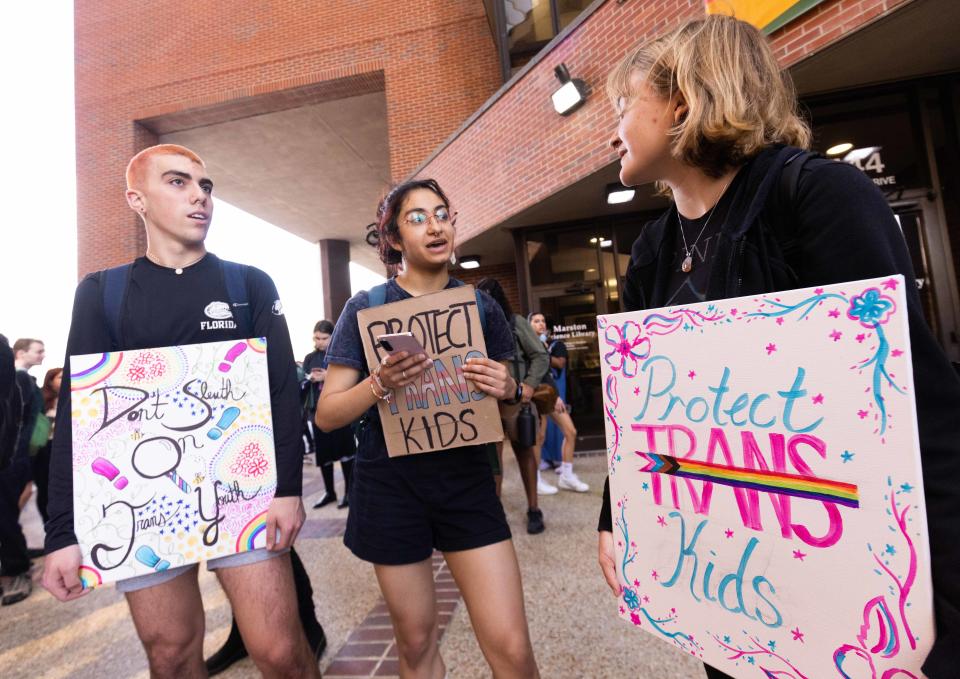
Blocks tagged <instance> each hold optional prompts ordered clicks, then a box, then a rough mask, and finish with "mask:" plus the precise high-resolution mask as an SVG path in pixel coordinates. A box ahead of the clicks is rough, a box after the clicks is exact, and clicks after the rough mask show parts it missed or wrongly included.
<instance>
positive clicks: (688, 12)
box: [418, 0, 910, 242]
mask: <svg viewBox="0 0 960 679" xmlns="http://www.w3.org/2000/svg"><path fill="white" fill-rule="evenodd" d="M909 1H910V0H828V1H827V2H824V3H822V4H821V5H819V6H818V7H817V8H816V9H814V10H811V11H810V12H808V13H807V14H804V15H802V16H801V17H800V18H799V19H797V20H796V21H795V22H793V23H791V24H788V25H787V26H786V27H784V28H783V29H781V30H780V31H778V32H777V33H776V34H775V35H773V36H772V42H773V46H774V49H775V51H776V54H777V55H778V57H779V59H780V61H781V63H782V64H783V66H784V67H787V66H790V65H791V64H793V63H795V62H796V61H798V60H799V59H801V58H802V57H805V56H807V55H809V54H810V53H812V52H814V51H816V50H819V49H821V48H823V47H824V46H825V45H827V44H829V43H830V42H831V41H835V40H837V39H838V38H839V37H840V36H842V35H847V34H849V33H850V32H852V31H854V30H856V29H857V28H860V27H862V26H864V25H866V24H867V23H869V22H870V21H873V20H874V19H876V18H877V17H878V16H880V15H881V14H883V13H885V12H889V11H891V10H892V9H893V8H895V7H896V6H898V5H902V4H904V3H906V2H909ZM703 13H704V3H703V0H648V1H641V0H627V1H626V2H624V3H623V4H619V3H618V2H616V0H608V2H606V3H605V4H604V5H602V6H601V7H600V8H599V9H597V10H596V11H594V13H593V14H591V15H590V16H589V17H588V18H587V19H586V21H584V22H583V23H582V24H581V25H580V26H578V27H577V28H576V29H575V30H574V31H573V32H572V33H570V34H569V35H567V36H566V37H565V38H564V39H563V40H562V41H561V42H560V43H559V44H557V45H555V46H554V47H553V48H552V50H551V52H550V53H549V54H548V55H546V57H545V58H544V59H543V60H542V61H540V62H539V63H538V64H536V66H534V67H533V68H532V69H531V70H530V71H528V72H527V73H525V74H524V75H523V77H522V78H520V79H519V80H518V81H516V82H514V83H513V84H512V86H511V87H510V89H509V90H508V91H507V92H505V93H504V94H502V95H501V96H500V98H499V99H497V101H496V102H494V103H493V104H492V105H491V106H490V107H489V108H488V109H487V110H486V111H485V112H484V113H483V114H482V115H481V116H479V118H478V119H477V120H476V121H475V122H474V123H473V124H471V125H470V126H469V127H468V128H466V129H465V130H464V131H463V132H462V133H461V134H460V135H459V136H458V137H457V138H456V139H455V140H453V141H452V142H451V143H450V144H448V145H447V146H446V147H445V148H444V149H443V150H442V151H441V152H440V153H438V154H437V155H436V157H434V158H433V159H431V160H430V162H429V163H428V164H427V165H426V166H425V167H423V168H421V169H420V171H419V172H418V174H419V175H420V176H430V177H434V178H436V179H437V180H438V181H439V182H440V184H441V185H442V186H443V187H444V189H445V190H446V191H447V192H448V193H449V194H450V195H455V196H457V200H458V204H457V210H458V212H459V214H460V223H461V224H465V225H469V226H465V227H464V228H463V229H461V232H460V233H459V234H458V237H459V238H460V239H461V242H465V241H467V240H469V239H470V238H471V237H473V236H476V235H477V234H479V233H482V232H483V231H485V230H487V229H489V228H491V227H493V226H495V225H497V224H499V223H501V222H503V221H504V220H506V219H507V218H509V217H511V216H513V215H515V214H517V213H519V212H522V211H523V210H524V209H526V208H528V207H530V206H531V205H534V204H536V203H538V202H540V201H541V200H543V199H544V198H546V197H548V196H550V195H552V194H554V193H556V192H557V191H559V190H560V189H562V188H564V187H566V186H569V185H570V184H573V183H575V182H577V181H579V180H580V179H582V178H584V177H586V176H589V175H590V174H593V173H594V172H596V171H597V170H599V169H601V168H603V167H605V166H607V165H609V164H610V163H612V162H614V161H615V160H616V154H615V153H614V152H613V151H612V150H611V149H610V147H609V144H608V141H609V138H610V135H611V134H612V133H613V131H614V129H615V126H616V120H615V116H614V112H613V109H612V107H611V106H610V104H609V102H608V101H607V98H606V95H605V92H604V84H605V82H606V76H607V74H608V73H609V71H610V70H611V68H612V67H613V66H614V65H615V64H616V62H617V61H618V60H619V59H620V58H621V57H622V56H623V55H624V54H625V53H626V52H627V50H628V49H629V48H630V47H632V46H633V45H635V44H637V43H638V42H640V41H641V40H643V39H644V37H650V36H654V35H656V34H658V33H660V32H663V31H664V30H665V29H667V28H669V27H672V26H673V25H675V24H676V23H678V22H680V21H681V20H683V19H686V18H689V17H696V16H702V15H703ZM561 62H562V63H565V64H566V65H567V67H568V68H569V70H570V74H571V75H572V76H573V77H575V78H582V79H583V80H585V81H586V82H587V83H588V86H589V88H590V94H589V98H588V100H587V102H586V103H585V104H584V105H583V106H582V107H581V108H580V109H579V110H577V111H576V112H574V113H573V114H571V115H570V116H567V117H562V116H559V115H557V114H556V112H555V111H554V110H553V107H552V105H551V102H550V94H551V93H552V92H553V91H554V90H556V89H557V87H559V83H558V82H557V80H556V78H555V76H554V73H553V69H554V67H555V66H557V65H558V64H560V63H561ZM478 187H483V189H482V190H478Z"/></svg>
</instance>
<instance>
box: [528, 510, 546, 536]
mask: <svg viewBox="0 0 960 679" xmlns="http://www.w3.org/2000/svg"><path fill="white" fill-rule="evenodd" d="M544 529H546V526H545V525H543V512H542V511H540V510H539V509H528V510H527V532H528V533H530V535H536V534H537V533H542V532H543V531H544Z"/></svg>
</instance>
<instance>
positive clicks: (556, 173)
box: [75, 0, 960, 431]
mask: <svg viewBox="0 0 960 679" xmlns="http://www.w3.org/2000/svg"><path fill="white" fill-rule="evenodd" d="M777 1H778V3H779V5H780V6H788V7H791V8H792V10H796V11H792V12H791V14H790V18H789V20H787V21H786V23H785V24H783V25H782V26H781V27H779V28H777V29H776V30H774V31H773V32H772V33H771V34H770V40H771V41H772V45H773V48H774V51H775V54H776V56H777V58H778V59H779V61H780V63H781V64H782V66H783V67H784V68H786V69H789V70H790V72H791V74H792V76H793V79H794V81H795V83H796V84H797V89H798V92H799V94H800V97H801V104H802V106H803V108H804V109H805V112H806V113H807V114H808V116H809V118H810V119H811V122H812V125H813V128H814V135H815V139H814V146H815V148H816V150H820V151H826V150H827V149H828V148H829V147H830V146H831V145H833V146H837V143H838V142H840V141H844V142H847V141H849V142H851V144H855V145H856V146H857V147H862V148H858V149H855V150H863V149H864V148H866V149H874V151H872V153H873V155H870V156H869V159H868V160H866V161H865V162H862V161H856V162H857V163H859V164H860V165H861V169H863V170H864V171H865V172H867V173H868V174H870V175H871V176H872V178H873V180H874V182H875V183H877V184H878V185H879V186H881V189H882V190H883V191H884V193H885V195H886V196H887V199H888V201H889V203H890V205H891V207H892V208H893V210H894V212H895V213H896V214H897V217H898V219H899V220H900V222H901V226H902V228H903V230H904V235H905V237H906V239H907V242H908V246H909V248H910V250H911V254H912V255H913V256H914V267H915V268H916V269H917V274H918V285H920V286H921V295H922V299H923V302H924V305H925V308H924V310H925V312H926V314H927V319H928V321H929V322H930V323H931V325H932V326H933V327H934V330H935V332H936V333H937V335H938V337H939V338H940V340H941V343H942V344H943V345H944V347H945V349H946V350H947V352H948V353H949V354H950V355H951V357H952V358H954V360H960V343H958V338H957V335H958V334H960V294H958V291H957V276H956V271H957V270H958V269H960V248H954V247H953V246H952V245H951V242H952V241H958V240H960V128H958V125H957V116H956V111H958V110H960V75H958V74H960V43H958V42H957V41H956V40H955V37H954V36H953V35H952V33H951V31H950V27H951V26H954V25H956V24H957V22H960V5H958V4H957V3H955V2H954V0H822V1H820V2H811V1H810V0H798V1H797V2H790V1H789V0H777ZM498 2H499V4H498ZM731 2H736V0H731ZM549 5H550V7H552V8H554V9H555V8H556V7H558V3H557V2H555V1H554V0H551V1H550V2H549ZM569 5H576V3H567V4H566V5H565V6H569ZM578 7H582V11H579V14H574V15H572V16H571V15H569V12H568V16H567V17H566V18H565V19H564V23H562V24H561V23H560V22H559V21H557V18H556V16H554V22H553V25H554V33H551V35H555V37H553V39H552V40H549V42H546V41H544V43H543V44H542V46H538V47H537V49H538V50H539V51H536V50H534V51H533V52H531V51H530V50H529V48H528V49H527V52H526V53H525V54H524V56H523V58H522V60H520V61H511V59H512V56H513V55H512V53H509V50H508V47H507V46H508V44H509V42H510V38H509V35H508V32H509V30H510V29H509V27H508V26H507V25H505V24H504V20H503V15H502V9H503V8H502V2H501V1H500V0H445V1H443V2H439V1H436V2H433V1H427V0H395V1H394V2H385V1H383V0H355V1H352V2H324V3H308V2H302V1H294V0H286V1H282V0H270V1H266V2H260V3H235V2H228V1H227V0H201V1H200V2H197V3H192V4H189V5H173V6H170V5H142V4H141V3H133V2H131V1H130V0H104V1H103V2H97V3H93V2H91V0H77V2H76V5H75V12H76V59H77V67H76V69H77V71H76V88H77V95H76V104H77V158H78V178H79V181H78V211H79V214H78V231H79V233H78V242H79V269H80V273H81V274H83V273H86V272H87V271H90V270H93V269H97V268H101V267H104V266H108V265H112V264H115V263H117V262H120V261H123V260H128V259H130V258H131V257H133V256H135V255H136V254H138V253H140V252H141V251H142V250H143V246H144V243H143V242H142V238H143V235H142V229H141V227H140V226H139V223H138V221H137V220H136V219H135V218H134V216H133V214H132V213H131V212H130V211H129V210H128V209H127V207H126V205H125V203H124V201H123V179H122V172H121V169H122V167H123V165H124V163H125V162H126V160H127V159H128V158H129V157H130V156H131V155H132V154H133V153H135V152H136V151H138V150H140V149H141V148H144V147H145V146H147V145H150V144H153V143H156V142H157V141H158V140H167V139H171V140H177V139H178V138H184V137H178V136H177V135H187V136H186V138H187V139H189V140H190V141H191V143H194V142H195V143H198V144H201V145H202V144H203V143H204V139H205V138H206V137H208V136H209V137H213V136H216V135H213V134H212V133H211V134H210V135H208V134H207V133H206V131H207V130H211V131H212V130H213V129H214V128H218V127H219V129H220V133H219V138H220V144H221V146H219V147H217V153H213V154H211V155H218V154H219V156H218V160H217V162H218V168H219V169H220V170H221V171H224V172H226V173H228V174H229V173H232V172H233V171H234V169H235V168H234V167H232V165H231V161H230V158H231V153H230V152H229V151H230V149H229V148H227V149H226V150H225V149H224V146H223V145H224V143H225V144H226V145H227V146H228V147H229V145H230V143H231V142H230V135H229V134H225V133H224V130H228V129H230V130H232V129H233V128H231V127H230V126H231V125H235V124H237V123H238V122H243V121H255V120H260V119H265V118H268V117H269V116H271V115H273V114H276V113H277V112H284V111H296V110H299V109H300V108H304V109H306V108H308V107H315V108H317V110H320V109H322V108H323V107H324V106H326V105H329V104H330V103H331V102H333V103H334V104H336V105H339V104H343V107H342V109H341V110H340V117H341V123H340V124H341V125H342V127H341V128H340V129H338V130H335V132H336V134H334V135H332V137H333V138H335V140H337V141H344V140H345V146H346V150H347V153H346V155H342V156H341V157H342V158H348V157H351V156H350V154H351V153H353V155H355V156H357V158H358V159H359V160H358V163H357V164H356V165H355V169H356V168H357V167H361V168H362V167H365V166H368V165H375V164H376V163H374V162H372V161H370V158H372V157H373V156H375V155H376V154H375V153H372V152H369V150H368V151H364V149H359V146H362V145H363V143H364V140H365V139H366V138H367V137H369V136H371V135H372V136H376V130H378V129H380V128H378V127H377V125H380V126H381V127H382V129H383V130H384V132H383V136H384V137H385V141H384V148H385V149H386V151H385V154H386V155H388V158H385V159H384V160H383V167H384V168H385V169H384V171H383V172H382V173H381V174H380V175H378V174H377V173H376V172H369V173H368V174H369V176H368V177H367V182H368V188H369V186H370V185H371V183H370V182H371V181H373V184H376V188H377V190H382V189H383V187H384V186H385V185H386V184H387V183H388V182H389V181H391V180H392V181H397V180H401V179H403V178H405V177H410V176H419V177H433V178H435V179H437V180H439V182H440V184H441V185H442V186H443V187H444V190H445V191H446V192H447V194H448V195H449V196H450V197H451V199H452V201H453V203H454V208H455V209H456V210H457V212H458V213H459V218H458V243H459V244H460V247H459V250H460V252H459V254H460V256H461V257H463V256H464V255H473V256H475V257H478V258H479V259H480V262H481V266H480V268H479V269H474V270H471V271H466V270H462V269H460V268H456V274H457V275H458V276H459V277H461V278H462V279H464V280H465V281H467V282H475V281H476V280H479V279H480V278H481V277H484V276H492V277H495V278H497V279H498V280H499V281H501V283H502V284H503V285H504V287H505V289H506V291H507V294H508V296H509V297H510V299H511V302H512V303H513V304H514V306H515V310H516V311H517V312H520V313H526V312H527V311H530V310H531V309H533V308H537V309H540V310H543V311H545V312H547V313H548V315H552V316H554V320H555V322H556V324H557V325H558V327H565V328H580V327H581V326H582V327H588V326H590V327H592V323H587V322H586V321H587V319H589V318H592V317H593V316H594V315H596V314H597V313H604V312H609V311H616V310H618V309H619V294H618V291H619V288H620V286H621V285H622V276H623V273H624V270H625V263H626V261H627V258H628V256H629V252H630V244H631V243H632V242H633V239H634V238H635V237H636V235H637V233H639V229H640V228H641V227H642V224H643V223H644V221H645V220H646V219H647V218H649V217H650V216H651V215H652V214H655V211H658V210H660V209H662V208H663V206H664V204H665V203H664V202H663V199H662V198H658V197H657V196H655V195H654V193H653V192H652V191H651V190H650V189H641V190H640V191H638V193H637V196H636V198H635V199H634V200H632V201H631V202H629V203H626V204H623V205H616V206H614V205H608V204H607V201H606V199H605V198H606V195H605V194H606V190H608V189H609V188H610V187H611V186H613V185H615V184H616V183H617V181H618V179H617V167H616V165H617V163H616V154H615V153H614V152H613V150H612V149H611V148H610V146H609V144H608V140H609V138H610V135H611V134H612V132H613V130H614V128H615V116H614V111H613V108H612V107H611V105H610V103H609V102H608V101H607V99H606V96H605V93H604V84H605V79H606V75H607V73H608V72H609V70H610V69H611V67H612V66H613V65H614V64H615V63H616V62H617V61H618V60H619V59H620V58H621V57H622V55H623V54H624V53H625V52H626V51H627V50H628V49H629V48H630V47H631V46H633V45H635V44H636V43H638V42H640V41H642V40H643V39H644V38H646V37H652V36H655V35H656V34H658V33H659V32H661V31H663V30H665V29H667V28H669V27H671V26H673V25H675V24H676V23H677V22H679V21H681V20H683V19H686V18H690V17H696V16H701V15H703V13H704V11H705V3H704V0H596V1H595V2H592V3H587V2H582V3H580V4H579V5H578ZM551 11H553V10H551ZM560 65H564V66H565V67H566V68H567V69H568V70H569V73H570V74H571V76H572V77H573V78H576V79H580V80H582V81H583V82H584V83H585V87H586V101H585V103H584V104H583V105H582V106H581V107H580V108H578V109H577V110H575V111H574V112H572V113H571V114H570V115H564V116H561V115H558V114H557V112H556V111H555V110H554V108H553V105H552V103H551V94H552V93H553V92H554V91H555V90H556V89H557V88H558V87H559V83H558V80H557V77H556V75H555V69H556V68H557V67H558V66H560ZM511 67H512V69H513V71H512V76H511V75H510V74H511ZM505 76H510V77H509V79H508V80H507V82H506V83H504V82H503V79H504V77H505ZM372 95H376V96H375V97H374V98H373V99H370V98H369V97H371V96H372ZM365 97H367V98H366V99H365ZM377 97H380V99H377ZM378 101H379V102H383V104H382V109H383V112H382V114H381V113H374V114H372V115H367V113H366V111H367V109H371V108H372V109H377V107H378V106H380V104H378V103H377V102H378ZM350 102H353V104H350ZM358 102H359V103H358ZM350 106H353V107H354V108H350ZM324 110H326V109H324ZM377 110H379V109H377ZM345 112H346V113H345ZM354 114H363V115H366V118H365V119H360V118H361V117H362V116H361V117H358V118H357V121H356V127H357V128H358V129H357V130H354V131H353V136H352V137H351V133H350V130H349V129H347V128H349V126H350V123H351V117H350V116H351V115H354ZM377 115H380V116H381V118H382V120H380V121H379V122H378V121H377V120H376V116H377ZM321 118H322V116H321ZM343 121H346V122H343ZM283 124H284V125H288V123H286V122H284V123H283ZM368 128H369V129H370V130H373V132H370V133H369V134H368V133H367V129H368ZM257 129H259V128H256V127H254V131H255V132H256V130H257ZM263 130H264V131H265V132H264V133H265V134H266V133H267V132H270V133H271V134H272V133H273V132H275V131H276V128H269V129H268V128H267V127H266V126H265V127H264V128H263ZM319 134H321V130H320V129H319V128H318V127H310V126H304V127H302V128H294V129H293V137H292V138H293V139H294V143H296V140H298V139H302V140H303V141H304V142H307V141H309V140H310V139H312V138H313V137H314V136H315V135H319ZM224 139H226V142H224V141H223V140H224ZM247 141H249V138H248V139H247V140H240V139H238V140H237V141H236V142H234V144H235V145H236V146H240V145H243V144H245V143H246V142H247ZM288 143H289V138H288ZM188 145H191V144H188ZM358 149H359V150H358ZM198 150H200V151H201V155H204V157H205V158H207V159H208V161H209V160H210V158H209V157H208V156H207V155H206V154H205V153H204V152H203V150H202V149H198ZM354 152H355V153H354ZM281 155H282V154H281ZM292 155H295V154H292ZM881 155H882V160H881ZM847 160H848V162H853V161H851V160H849V159H847ZM246 161H247V162H248V163H250V162H253V163H256V162H259V159H258V158H257V157H256V153H254V154H252V155H251V154H249V153H248V154H247V157H246ZM299 162H301V165H300V166H297V167H293V168H288V169H290V170H292V171H293V175H291V176H296V173H309V172H312V171H313V170H314V169H315V168H316V166H321V165H323V164H324V163H325V162H328V163H329V162H332V161H329V160H327V159H326V157H325V156H324V154H318V155H317V156H316V157H315V158H308V159H306V160H302V159H301V160H300V161H299ZM365 164H366V165H365ZM338 169H339V168H337V167H334V168H328V174H327V176H331V173H332V176H334V177H336V178H337V180H340V179H341V178H342V177H341V175H343V174H349V173H347V172H346V170H345V171H344V172H343V173H339V174H338ZM304 191H305V192H304V193H301V194H300V196H299V198H298V197H297V196H296V195H295V196H294V197H293V198H292V199H291V198H289V197H288V198H287V199H286V200H287V202H288V203H294V204H295V203H296V202H297V200H300V199H303V200H306V199H314V198H315V197H314V196H312V195H311V191H310V187H307V188H306V189H304ZM373 193H375V192H374V191H371V190H368V191H367V193H366V194H364V195H363V196H359V194H358V196H359V197H355V198H353V200H354V201H355V203H354V204H356V205H358V206H362V208H363V209H362V210H360V209H359V208H358V209H357V213H358V214H361V213H362V214H363V215H364V216H366V215H369V213H370V211H371V210H370V206H371V205H372V204H373V203H374V202H375V199H374V197H373V195H372V194H373ZM221 195H223V194H221ZM267 198H269V196H268V197H267ZM241 207H244V206H242V205H241ZM294 207H296V206H295V205H294ZM349 207H350V205H347V204H346V203H345V204H344V205H342V206H341V208H343V209H342V210H341V214H347V215H349V214H350V211H349V209H348V208H349ZM248 211H251V212H254V213H255V214H258V216H264V217H269V216H268V215H262V214H260V213H258V212H257V211H256V210H255V209H250V210H248ZM321 211H322V210H321ZM294 212H295V210H292V209H291V211H290V212H289V214H290V215H291V216H293V213H294ZM318 212H319V211H318ZM271 221H273V222H274V223H276V224H277V225H278V226H282V227H284V228H288V229H290V230H291V231H294V232H299V233H300V235H303V236H304V237H308V238H310V239H311V240H314V241H320V240H322V239H331V238H347V237H348V236H345V235H343V233H347V232H342V233H338V234H332V235H331V233H329V231H330V229H331V228H332V227H331V225H330V224H327V223H324V222H323V221H322V220H318V221H317V223H316V224H313V225H308V227H303V226H302V225H301V226H300V227H296V228H294V227H293V226H291V225H290V224H288V223H285V221H284V217H283V214H280V218H279V219H272V220H271ZM341 221H342V220H341ZM366 221H369V219H364V218H363V217H358V218H357V224H356V225H350V228H351V229H353V231H349V233H351V234H352V233H356V234H358V235H357V238H356V241H362V234H363V232H364V231H363V224H365V223H366ZM298 229H299V231H298ZM349 237H350V238H353V236H349ZM358 248H359V249H358ZM363 248H366V250H364V249H363ZM368 249H369V248H367V246H365V245H363V244H362V243H358V242H353V241H352V242H351V246H350V248H349V253H350V257H351V258H352V259H354V258H356V257H357V256H358V255H364V256H366V252H367V250H368ZM321 250H322V251H325V250H323V246H321ZM337 251H339V252H347V251H348V250H347V249H344V248H343V247H341V248H340V249H339V250H337ZM328 314H330V312H329V310H328ZM330 315H335V314H330ZM581 339H583V338H581ZM580 346H582V347H594V348H593V349H592V351H593V352H594V353H595V351H596V350H595V341H592V340H590V341H583V342H581V343H580ZM583 351H584V352H585V353H584V355H583V356H581V357H579V358H578V357H576V356H574V357H572V358H571V366H572V367H571V375H573V376H574V378H573V379H582V381H583V384H584V387H583V391H584V395H583V397H582V401H583V404H584V405H582V406H581V409H580V411H579V413H580V417H579V418H578V420H577V426H578V428H580V429H581V431H588V430H590V429H591V428H593V429H598V430H599V428H602V427H601V425H600V421H599V419H597V420H596V421H595V422H592V421H590V417H591V415H590V406H589V403H590V401H591V399H593V401H595V402H596V401H597V399H598V398H599V397H598V396H597V395H596V394H594V395H593V396H591V394H590V393H587V392H589V390H590V387H589V384H592V383H593V382H597V384H598V383H599V382H598V381H597V380H595V379H594V377H595V375H594V373H595V372H597V370H596V365H594V364H595V363H596V361H595V360H593V358H591V357H590V356H588V355H587V354H588V353H589V351H588V350H587V349H584V350H583ZM594 358H595V357H594ZM578 371H579V372H578ZM578 375H579V377H577V376H578ZM594 410H596V409H594ZM597 412H599V411H597ZM584 418H585V419H584Z"/></svg>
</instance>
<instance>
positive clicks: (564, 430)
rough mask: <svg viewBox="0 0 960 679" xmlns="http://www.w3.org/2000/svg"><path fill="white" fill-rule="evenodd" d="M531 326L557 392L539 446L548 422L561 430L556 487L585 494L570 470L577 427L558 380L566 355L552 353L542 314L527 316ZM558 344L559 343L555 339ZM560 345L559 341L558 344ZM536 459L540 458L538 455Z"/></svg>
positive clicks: (542, 426) (584, 487) (563, 373)
mask: <svg viewBox="0 0 960 679" xmlns="http://www.w3.org/2000/svg"><path fill="white" fill-rule="evenodd" d="M529 319H530V327H531V328H533V331H534V332H535V333H537V336H538V337H539V338H540V341H541V342H543V344H544V346H545V347H546V348H547V354H548V355H549V356H550V370H548V371H547V375H548V376H550V377H551V381H552V382H553V386H554V388H555V389H556V390H557V393H558V395H559V396H558V398H557V402H556V404H554V406H553V410H552V411H551V412H550V413H549V415H547V416H541V417H540V432H539V437H538V444H539V446H541V447H542V446H543V441H544V438H545V437H546V431H547V422H548V421H550V420H552V421H553V423H554V424H556V426H557V427H558V428H559V429H560V433H561V435H562V436H563V444H562V448H561V460H562V461H561V462H560V476H559V478H558V479H557V487H558V488H560V489H561V490H572V491H573V492H575V493H586V492H587V491H588V490H590V486H589V485H587V484H586V483H584V482H583V481H581V480H580V478H579V477H578V476H577V475H576V474H575V473H574V471H573V450H574V448H575V447H576V445H577V428H576V427H575V426H574V424H573V419H572V418H571V417H570V413H568V412H567V404H566V403H564V401H563V394H564V393H565V390H564V389H562V386H563V385H561V383H560V381H561V380H563V379H564V378H565V377H566V367H567V356H566V351H565V350H564V351H563V352H562V354H561V353H560V352H556V354H555V353H554V351H551V349H553V348H554V347H556V346H557V344H556V342H555V343H553V344H551V343H550V342H548V341H547V340H548V337H547V320H546V318H545V317H544V315H543V314H541V313H539V312H535V313H532V314H530V316H529ZM558 342H559V340H558ZM561 344H562V342H561ZM538 457H539V456H538Z"/></svg>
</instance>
